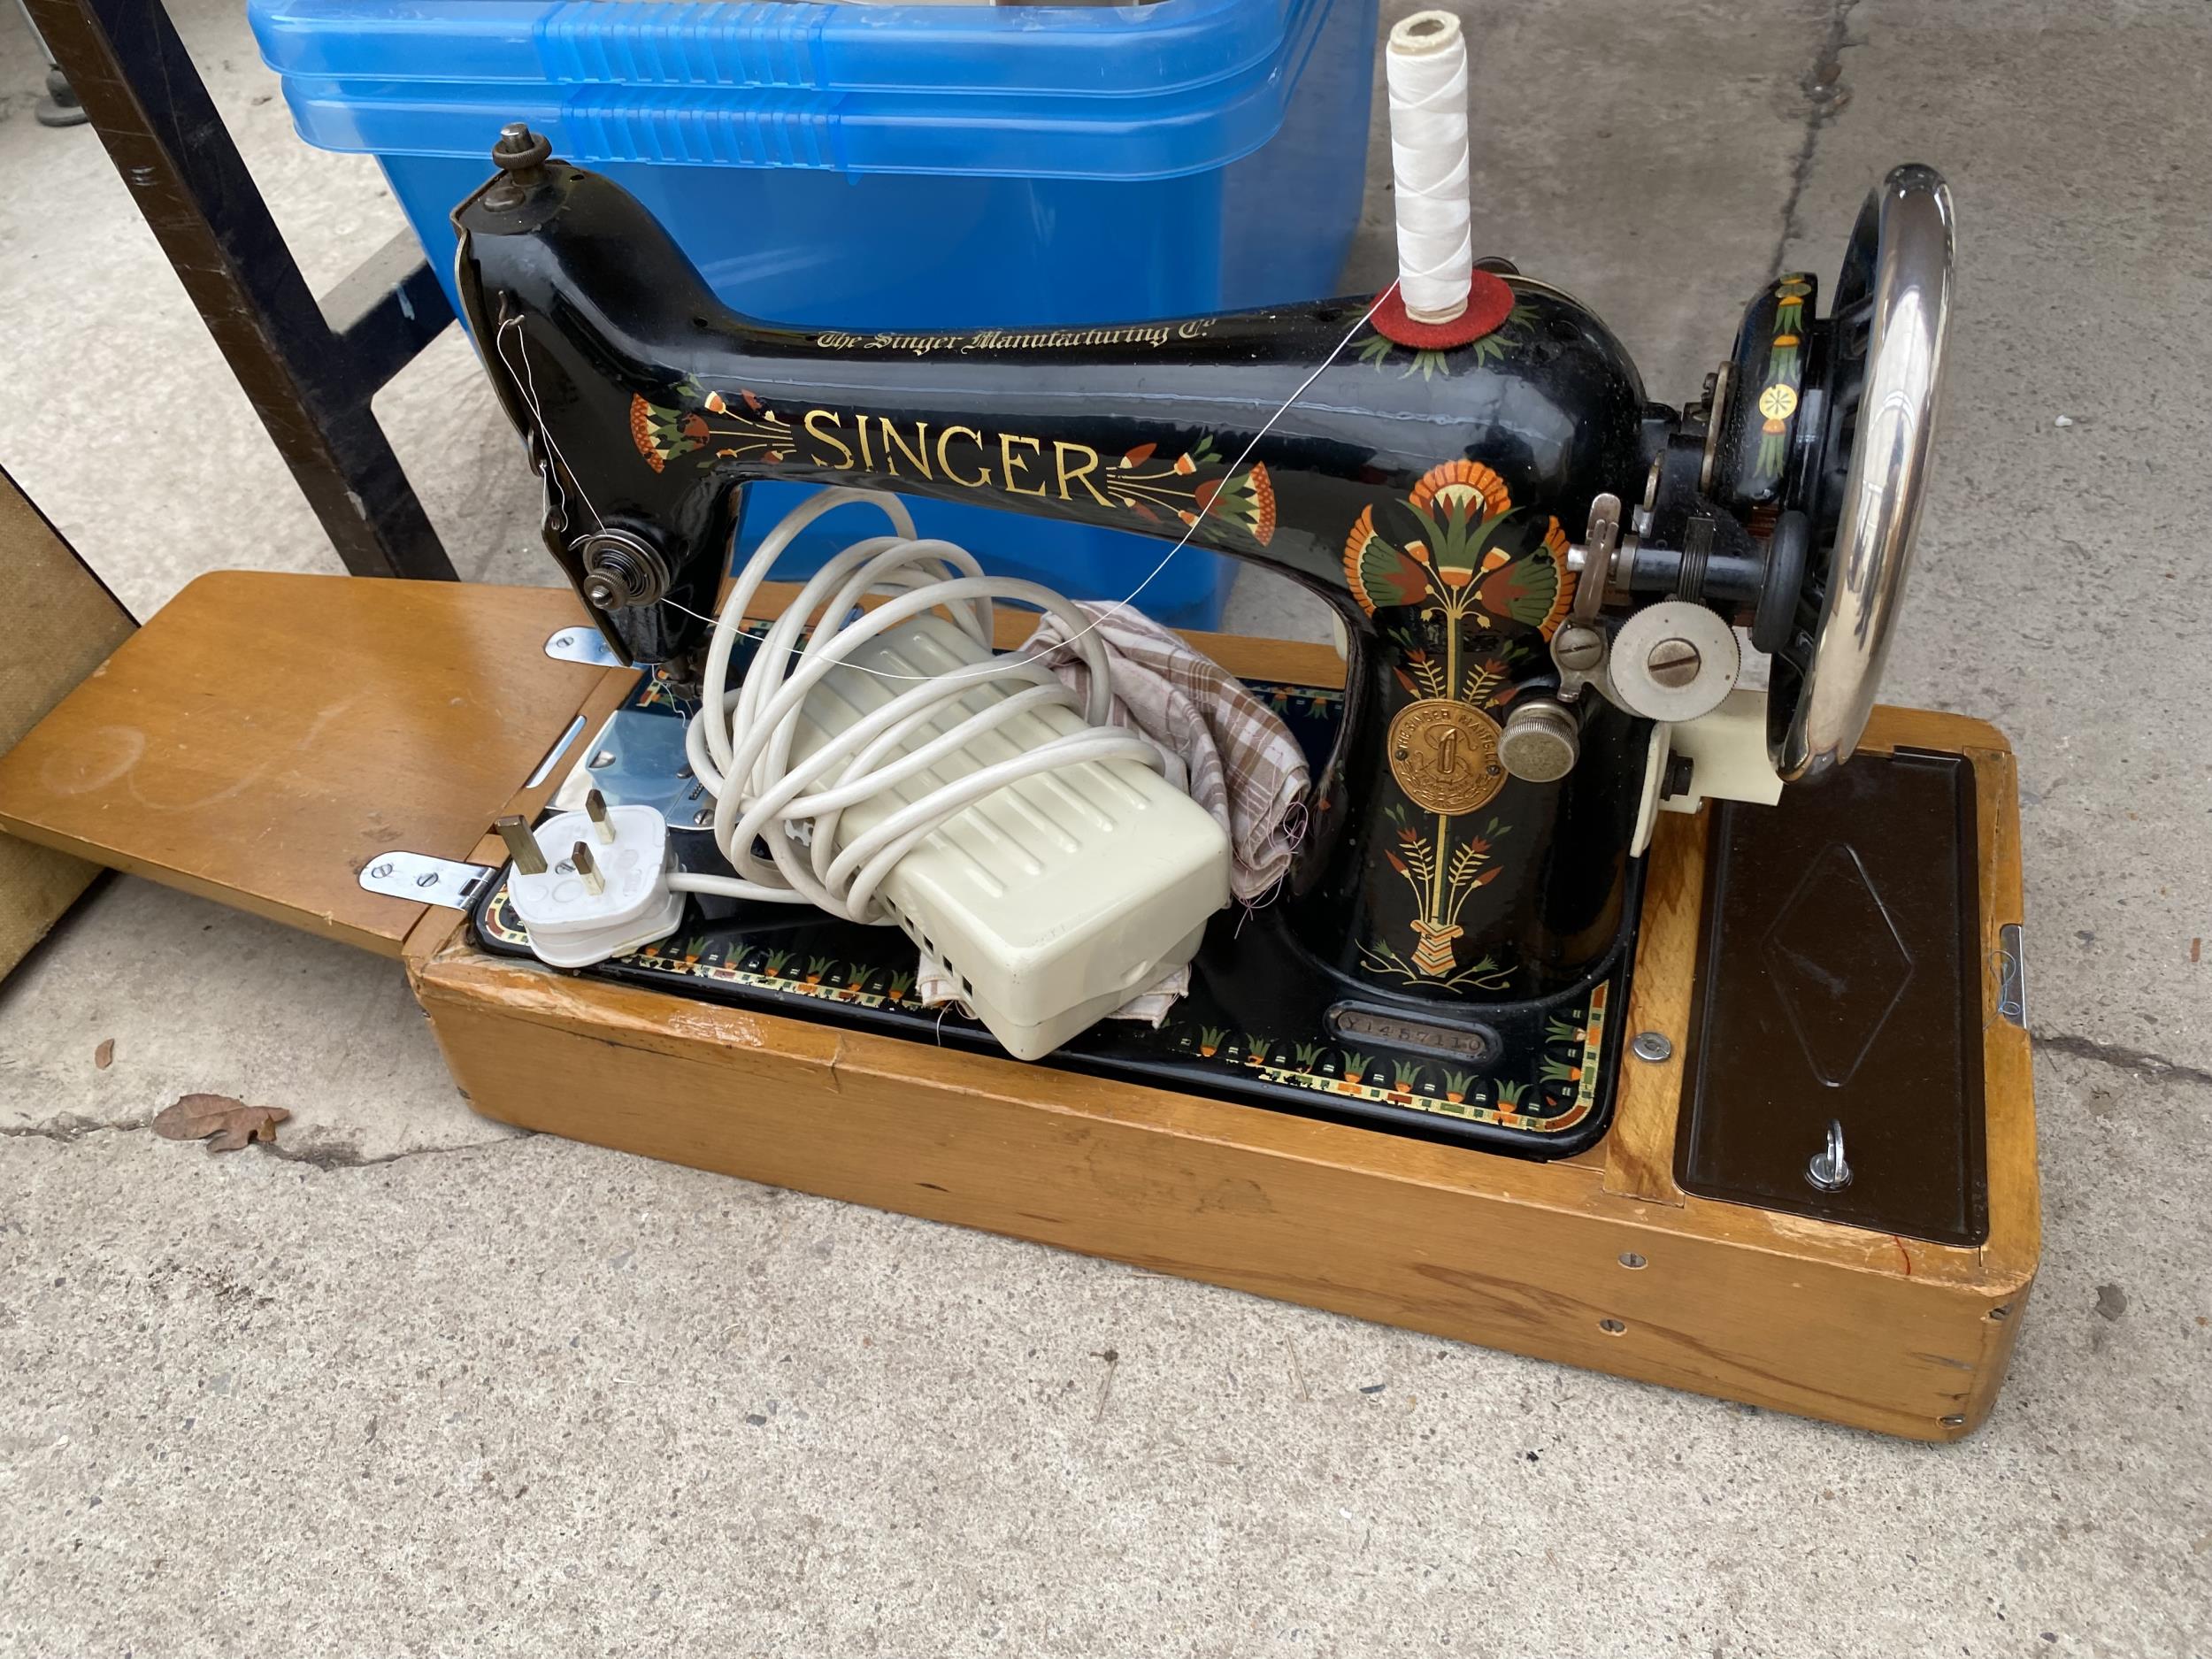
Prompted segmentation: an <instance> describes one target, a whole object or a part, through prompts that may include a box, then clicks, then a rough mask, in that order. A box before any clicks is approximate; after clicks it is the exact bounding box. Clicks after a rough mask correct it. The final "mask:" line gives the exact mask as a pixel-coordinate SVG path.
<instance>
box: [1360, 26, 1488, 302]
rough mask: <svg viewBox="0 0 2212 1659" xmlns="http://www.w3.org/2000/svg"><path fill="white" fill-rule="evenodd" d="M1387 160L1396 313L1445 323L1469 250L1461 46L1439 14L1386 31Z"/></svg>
mask: <svg viewBox="0 0 2212 1659" xmlns="http://www.w3.org/2000/svg"><path fill="white" fill-rule="evenodd" d="M1383 61H1384V65H1385V79H1386V81H1387V82H1388V84H1389V88H1390V163H1391V173H1392V176H1393V178H1394V181H1395V183H1396V187H1397V197H1398V288H1399V293H1400V295H1401V296H1402V297H1403V298H1404V300H1405V305H1406V315H1407V316H1409V317H1410V318H1411V319H1413V320H1414V321H1415V322H1417V323H1448V322H1450V321H1451V320H1452V319H1454V318H1455V317H1457V316H1458V315H1459V314H1460V313H1461V312H1462V311H1465V310H1466V309H1467V290H1468V286H1469V284H1470V283H1471V282H1472V281H1473V280H1474V273H1475V248H1474V240H1473V236H1472V233H1471V226H1470V218H1471V213H1470V208H1469V204H1468V196H1467V188H1468V186H1467V42H1466V38H1465V36H1464V35H1463V34H1462V33H1461V31H1460V27H1459V19H1457V18H1456V17H1454V16H1453V15H1452V14H1451V13H1450V12H1415V13H1414V14H1413V15H1412V16H1411V17H1409V18H1407V19H1404V20H1403V21H1402V22H1401V23H1400V24H1399V25H1398V26H1397V27H1395V28H1394V29H1392V30H1391V31H1390V45H1389V49H1388V50H1387V51H1386V52H1385V53H1384V58H1383Z"/></svg>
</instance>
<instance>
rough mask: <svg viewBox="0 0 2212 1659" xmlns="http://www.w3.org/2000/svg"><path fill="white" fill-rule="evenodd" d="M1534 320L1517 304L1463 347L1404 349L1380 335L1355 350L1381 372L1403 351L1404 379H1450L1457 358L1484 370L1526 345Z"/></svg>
mask: <svg viewBox="0 0 2212 1659" xmlns="http://www.w3.org/2000/svg"><path fill="white" fill-rule="evenodd" d="M1532 320H1533V315H1532V312H1531V311H1529V308H1528V307H1527V306H1525V305H1516V306H1514V307H1513V309H1512V310H1510V311H1508V312H1506V314H1505V320H1504V321H1503V322H1502V323H1501V324H1499V325H1498V326H1496V327H1495V328H1494V329H1492V330H1490V331H1489V332H1488V333H1487V334H1483V335H1481V336H1480V337H1479V338H1478V339H1474V340H1470V341H1468V342H1465V343H1464V344H1462V345H1457V346H1451V347H1437V346H1402V345H1400V344H1399V343H1398V342H1396V341H1394V340H1393V339H1391V338H1390V336H1389V335H1387V334H1382V333H1379V332H1377V333H1373V334H1362V335H1361V336H1360V337H1359V339H1358V340H1357V341H1356V342H1354V344H1353V348H1352V349H1354V350H1355V351H1356V352H1357V353H1358V354H1359V360H1360V361H1361V362H1362V363H1371V364H1373V365H1375V367H1376V368H1377V369H1378V370H1387V369H1390V368H1392V367H1394V365H1396V364H1397V363H1398V362H1399V360H1400V359H1399V355H1398V354H1399V353H1401V352H1403V353H1404V354H1405V357H1404V362H1405V367H1403V368H1402V369H1400V370H1399V371H1398V378H1399V379H1400V380H1405V379H1407V378H1408V377H1409V376H1411V375H1415V374H1418V375H1419V376H1420V377H1421V378H1422V379H1423V380H1436V379H1439V378H1442V379H1445V380H1449V379H1450V378H1451V373H1452V363H1453V361H1454V359H1455V358H1456V359H1457V360H1458V362H1459V364H1460V365H1461V366H1462V367H1463V368H1481V367H1483V366H1485V365H1488V364H1492V363H1495V362H1497V361H1498V360H1499V359H1501V358H1502V357H1505V356H1507V355H1508V354H1509V353H1510V352H1513V351H1516V350H1518V349H1520V348H1521V347H1522V346H1525V345H1526V344H1527V343H1528V338H1529V335H1528V329H1529V324H1530V323H1531V322H1532Z"/></svg>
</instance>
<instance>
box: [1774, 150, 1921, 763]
mask: <svg viewBox="0 0 2212 1659" xmlns="http://www.w3.org/2000/svg"><path fill="white" fill-rule="evenodd" d="M1951 266H1952V212H1951V192H1950V189H1949V188H1948V187H1947V185H1946V184H1945V183H1944V182H1943V180H1942V177H1941V175H1939V173H1937V172H1936V171H1935V170H1934V169H1933V168H1932V167H1924V166H1920V165H1906V166H1901V167H1899V168H1897V169H1896V170H1895V171H1893V173H1891V174H1890V175H1889V177H1888V178H1886V179H1885V180H1883V181H1882V183H1881V184H1880V185H1879V186H1878V187H1877V188H1875V189H1874V190H1873V191H1872V192H1871V193H1870V195H1869V196H1867V199H1866V205H1865V207H1864V208H1863V209H1862V210H1861V211H1860V213H1859V221H1858V224H1857V226H1856V227H1855V228H1854V229H1853V231H1852V233H1851V242H1850V246H1849V248H1848V249H1847V251H1846V253H1845V255H1844V263H1843V272H1842V275H1841V277H1840V279H1839V282H1838V284H1837V289H1836V298H1835V309H1834V311H1833V314H1832V317H1831V319H1830V322H1831V326H1832V331H1833V332H1832V345H1831V349H1832V351H1833V352H1834V353H1836V354H1837V356H1836V359H1835V369H1834V373H1833V374H1832V378H1831V380H1830V382H1829V384H1830V386H1831V387H1832V388H1833V389H1832V394H1831V396H1832V399H1833V403H1832V408H1831V411H1830V413H1829V434H1828V449H1829V457H1828V460H1829V465H1828V468H1827V471H1828V474H1829V481H1828V483H1827V484H1826V487H1825V488H1826V491H1827V492H1828V493H1829V494H1830V495H1831V496H1832V499H1831V500H1830V501H1828V502H1825V503H1822V505H1823V506H1824V507H1825V508H1826V510H1827V511H1825V512H1821V511H1816V513H1815V515H1814V516H1815V519H1816V522H1820V521H1832V522H1833V523H1834V525H1835V526H1836V528H1835V538H1834V541H1833V544H1832V550H1831V551H1830V552H1829V553H1828V555H1827V557H1826V558H1825V559H1824V560H1823V559H1821V558H1820V557H1819V555H1818V554H1816V556H1815V568H1814V570H1813V571H1811V572H1809V574H1808V576H1807V579H1806V587H1805V595H1804V597H1805V600H1806V601H1808V602H1809V601H1810V600H1811V599H1812V598H1813V596H1814V593H1815V590H1816V589H1817V591H1818V603H1819V620H1818V622H1817V624H1816V625H1815V626H1814V627H1813V628H1812V630H1811V633H1810V635H1809V640H1808V639H1807V637H1806V636H1804V635H1802V634H1801V635H1800V636H1799V639H1798V641H1796V643H1797V645H1798V646H1799V648H1800V649H1786V650H1785V651H1783V652H1782V653H1778V657H1777V661H1776V669H1777V671H1778V672H1777V674H1776V679H1775V689H1776V691H1777V692H1778V694H1780V695H1777V696H1776V697H1775V698H1774V700H1773V701H1772V703H1770V723H1769V726H1768V748H1769V750H1770V753H1771V755H1772V757H1773V760H1774V764H1775V769H1776V770H1777V771H1778V772H1780V773H1781V774H1782V776H1783V777H1784V778H1786V779H1787V780H1792V781H1801V780H1809V779H1815V778H1818V777H1821V776H1822V775H1824V773H1826V772H1829V771H1830V770H1832V768H1834V767H1836V766H1839V765H1841V764H1843V763H1844V762H1845V761H1847V760H1848V759H1850V757H1851V752H1852V750H1853V749H1855V748H1856V747H1857V745H1858V741H1859V735H1860V733H1862V732H1863V731H1864V730H1865V729H1866V720H1867V715H1868V714H1869V712H1870V710H1872V709H1873V706H1874V696H1875V692H1876V689H1877V687H1878V686H1879V685H1880V683H1881V678H1882V666H1883V664H1884V662H1885V661H1886V659H1887V657H1888V656H1889V641H1890V632H1891V629H1892V627H1893V626H1894V624H1895V622H1896V619H1897V610H1898V606H1899V604H1900V603H1901V600H1902V598H1903V595H1904V591H1905V572H1906V569H1907V567H1908V566H1909V565H1910V564H1911V562H1912V548H1913V534H1914V532H1915V530H1916V528H1917V527H1918V525H1919V520H1920V508H1921V503H1922V500H1923V498H1924V495H1925V493H1926V486H1927V477H1928V451H1929V446H1930V442H1931V440H1932V435H1933V431H1934V424H1935V410H1936V399H1937V396H1938V395H1939V392H1940V390H1941V387H1942V380H1943V346H1944V339H1945V336H1946V334H1947V333H1948V331H1949V328H1950V322H1951V281H1952V277H1951ZM1845 457H1848V466H1847V469H1846V468H1844V466H1843V465H1842V464H1843V462H1844V459H1845ZM1838 473H1840V477H1838V476H1837V474H1838Z"/></svg>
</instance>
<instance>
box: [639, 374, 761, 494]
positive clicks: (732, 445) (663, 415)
mask: <svg viewBox="0 0 2212 1659" xmlns="http://www.w3.org/2000/svg"><path fill="white" fill-rule="evenodd" d="M676 393H677V396H680V397H681V398H682V399H683V400H684V401H685V402H686V403H690V404H692V405H694V407H691V408H688V409H670V408H668V407H666V406H665V405H664V404H660V403H648V402H646V400H645V399H644V398H642V397H639V396H632V397H631V399H630V442H633V443H634V444H635V445H637V452H638V453H639V454H640V455H641V456H643V457H645V465H648V466H649V467H651V468H652V469H653V470H654V471H655V472H661V471H663V470H664V469H665V468H666V467H667V465H668V464H669V463H670V462H671V461H673V460H675V459H676V458H678V457H680V456H686V455H690V454H693V453H695V452H696V453H698V455H699V465H702V466H711V465H714V464H715V463H716V462H718V461H741V460H756V461H766V462H769V463H771V464H773V463H775V462H778V461H780V460H782V459H783V458H784V457H785V456H786V455H787V454H788V453H789V452H790V449H791V426H790V423H789V422H787V421H786V420H785V419H782V417H780V415H778V414H777V413H776V411H774V410H772V409H770V408H768V407H767V406H766V405H765V404H764V403H762V402H761V400H760V399H759V397H758V396H756V395H755V394H753V393H751V392H746V391H741V392H740V393H739V394H738V396H739V398H740V400H741V403H743V405H744V407H743V408H742V409H740V408H737V407H735V406H733V405H732V404H731V403H729V402H728V401H727V400H726V399H725V398H724V397H723V396H722V394H721V393H719V392H702V391H701V390H700V389H699V387H698V385H697V383H696V382H695V381H691V380H681V381H679V382H678V383H677V386H676Z"/></svg>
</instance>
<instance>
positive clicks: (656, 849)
mask: <svg viewBox="0 0 2212 1659" xmlns="http://www.w3.org/2000/svg"><path fill="white" fill-rule="evenodd" d="M584 804H585V810H583V811H581V812H560V813H556V814H555V815H554V816H553V817H551V818H548V819H546V821H545V822H544V823H542V824H541V825H539V826H537V828H536V829H535V830H532V829H531V828H530V826H528V825H526V824H525V823H524V822H523V821H522V820H521V819H520V818H502V819H500V820H499V824H498V829H499V833H500V835H501V837H502V838H503V840H504V841H506V843H507V850H508V851H509V852H510V853H511V854H512V855H513V857H514V874H513V875H512V876H511V877H509V878H508V881H507V894H508V897H509V898H510V899H511V901H512V902H513V903H514V907H515V915H516V916H517V917H518V918H519V919H520V920H521V922H522V925H523V926H524V927H526V929H528V930H529V933H530V949H532V950H533V951H534V952H535V953H536V954H537V956H538V958H539V960H541V961H542V962H549V963H550V964H553V966H555V967H557V968H588V967H589V966H590V965H591V964H593V963H595V962H604V961H605V960H606V959H607V958H608V957H609V956H619V955H620V954H621V953H622V952H624V951H626V950H634V949H636V948H637V947H638V946H640V945H644V944H649V943H651V942H652V941H654V940H656V939H661V938H664V937H666V936H667V935H668V934H669V933H673V932H674V931H675V929H676V926H677V924H678V923H680V921H682V920H683V914H684V895H682V894H680V893H677V892H673V891H672V890H671V889H670V887H669V885H668V878H669V876H670V875H671V873H672V872H673V871H674V869H675V856H674V854H673V853H672V851H671V850H670V848H669V845H668V820H667V819H665V818H663V817H662V816H661V815H660V812H659V810H657V808H654V807H649V806H617V807H610V806H609V805H608V804H607V803H606V801H605V800H604V799H603V797H602V796H601V795H600V793H599V791H598V790H596V789H594V790H593V791H592V792H591V795H590V796H589V797H588V799H587V800H586V802H585V803H584Z"/></svg>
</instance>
